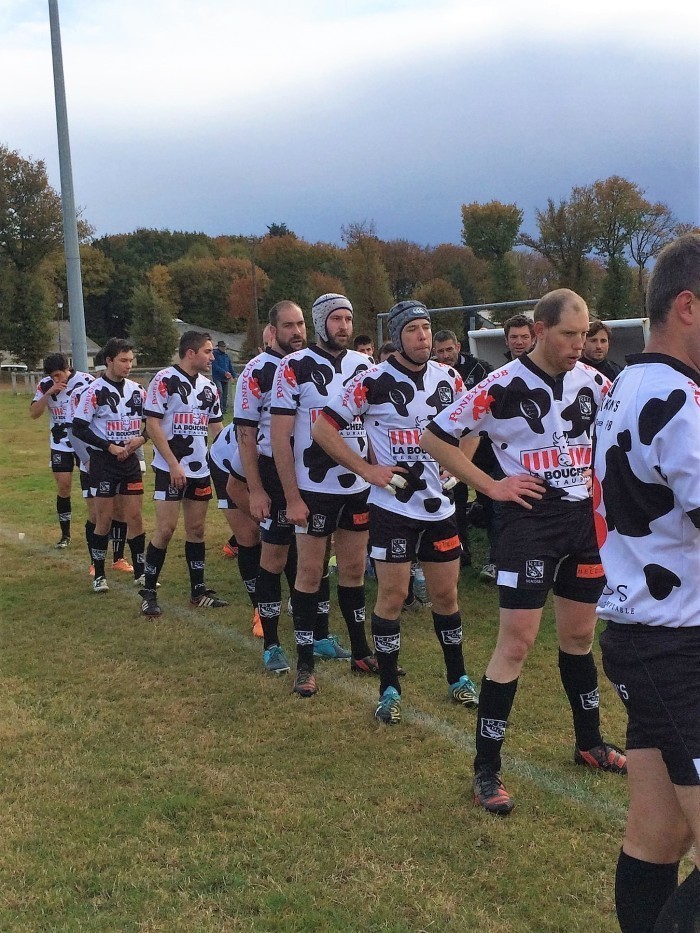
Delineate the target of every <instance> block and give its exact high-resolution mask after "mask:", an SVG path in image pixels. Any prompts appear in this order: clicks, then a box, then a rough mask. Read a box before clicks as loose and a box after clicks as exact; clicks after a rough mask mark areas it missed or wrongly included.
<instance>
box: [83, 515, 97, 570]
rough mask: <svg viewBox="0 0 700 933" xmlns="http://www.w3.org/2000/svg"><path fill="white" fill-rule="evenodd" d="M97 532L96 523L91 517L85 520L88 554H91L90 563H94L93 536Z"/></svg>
mask: <svg viewBox="0 0 700 933" xmlns="http://www.w3.org/2000/svg"><path fill="white" fill-rule="evenodd" d="M94 533H95V523H94V522H91V521H90V520H89V519H88V521H86V522H85V540H86V541H87V549H88V554H89V555H90V563H92V536H93V534H94Z"/></svg>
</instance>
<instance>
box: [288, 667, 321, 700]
mask: <svg viewBox="0 0 700 933" xmlns="http://www.w3.org/2000/svg"><path fill="white" fill-rule="evenodd" d="M292 693H296V694H297V696H300V697H304V698H305V699H306V698H308V697H312V696H314V695H315V694H317V693H318V685H317V683H316V676H315V674H314V672H313V671H310V670H308V669H307V668H305V667H300V668H299V670H298V671H297V675H296V677H295V678H294V687H293V689H292Z"/></svg>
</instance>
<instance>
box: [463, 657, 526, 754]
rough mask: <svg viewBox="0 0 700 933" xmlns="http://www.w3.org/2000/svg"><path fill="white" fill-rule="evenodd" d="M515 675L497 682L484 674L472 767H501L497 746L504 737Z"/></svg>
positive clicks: (513, 698) (513, 694) (511, 705)
mask: <svg viewBox="0 0 700 933" xmlns="http://www.w3.org/2000/svg"><path fill="white" fill-rule="evenodd" d="M517 689H518V678H517V677H516V678H515V680H511V681H508V683H505V684H499V683H498V682H497V681H495V680H489V678H488V677H487V676H486V675H485V674H484V676H483V678H482V679H481V691H480V693H479V709H478V711H477V715H476V757H475V758H474V770H475V771H480V770H481V769H482V768H486V769H488V770H489V771H496V772H498V771H500V770H501V746H502V745H503V741H504V739H505V737H506V726H507V725H508V717H509V716H510V711H511V709H512V708H513V701H514V700H515V692H516V690H517Z"/></svg>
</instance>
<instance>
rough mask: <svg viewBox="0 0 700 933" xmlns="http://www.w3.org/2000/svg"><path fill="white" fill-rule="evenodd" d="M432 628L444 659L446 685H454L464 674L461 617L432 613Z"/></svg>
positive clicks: (453, 614) (454, 614)
mask: <svg viewBox="0 0 700 933" xmlns="http://www.w3.org/2000/svg"><path fill="white" fill-rule="evenodd" d="M433 627H434V629H435V634H436V635H437V639H438V641H439V642H440V647H441V648H442V653H443V656H444V658H445V670H446V672H447V683H448V684H455V683H457V681H458V680H459V678H460V677H462V675H463V674H465V673H466V672H465V670H464V655H463V654H462V616H461V615H460V614H459V612H454V613H452V615H449V616H441V615H438V613H437V612H434V613H433Z"/></svg>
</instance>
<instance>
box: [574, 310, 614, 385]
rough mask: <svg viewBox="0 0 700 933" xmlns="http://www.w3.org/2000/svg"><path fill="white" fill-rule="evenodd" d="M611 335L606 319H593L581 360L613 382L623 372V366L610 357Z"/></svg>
mask: <svg viewBox="0 0 700 933" xmlns="http://www.w3.org/2000/svg"><path fill="white" fill-rule="evenodd" d="M611 337H612V330H611V329H610V327H609V326H608V325H607V324H606V323H605V322H604V321H592V322H591V328H590V330H589V331H588V334H587V335H586V343H585V345H584V347H583V355H582V356H581V362H582V363H585V364H586V365H587V366H592V367H593V369H597V370H598V372H599V373H602V374H603V375H604V376H607V378H608V379H609V380H610V381H611V382H612V381H613V379H614V378H615V376H617V375H619V374H620V373H621V372H622V366H618V365H617V363H614V362H613V361H612V360H609V359H608V353H609V352H610V338H611Z"/></svg>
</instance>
